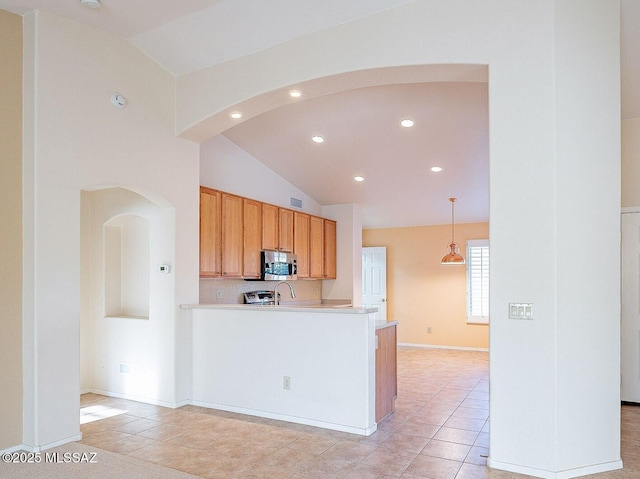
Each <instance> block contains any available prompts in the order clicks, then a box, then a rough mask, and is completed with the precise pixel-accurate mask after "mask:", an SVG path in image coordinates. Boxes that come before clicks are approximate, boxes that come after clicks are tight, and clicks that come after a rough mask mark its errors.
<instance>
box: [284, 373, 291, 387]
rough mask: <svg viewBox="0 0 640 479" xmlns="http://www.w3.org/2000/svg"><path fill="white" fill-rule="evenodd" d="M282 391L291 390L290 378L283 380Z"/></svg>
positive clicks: (285, 377) (286, 377)
mask: <svg viewBox="0 0 640 479" xmlns="http://www.w3.org/2000/svg"><path fill="white" fill-rule="evenodd" d="M282 389H291V378H290V377H289V376H284V377H283V378H282Z"/></svg>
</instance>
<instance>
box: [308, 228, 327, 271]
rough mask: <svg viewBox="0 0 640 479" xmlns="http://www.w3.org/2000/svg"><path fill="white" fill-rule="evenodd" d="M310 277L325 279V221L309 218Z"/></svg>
mask: <svg viewBox="0 0 640 479" xmlns="http://www.w3.org/2000/svg"><path fill="white" fill-rule="evenodd" d="M309 277H310V278H316V279H322V278H324V220H323V219H322V218H318V217H317V216H311V217H310V218H309Z"/></svg>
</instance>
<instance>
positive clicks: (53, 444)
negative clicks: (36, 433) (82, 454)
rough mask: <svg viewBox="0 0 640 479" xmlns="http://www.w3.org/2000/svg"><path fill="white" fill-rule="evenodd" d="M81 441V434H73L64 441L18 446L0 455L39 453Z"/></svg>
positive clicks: (5, 450)
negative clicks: (18, 452) (21, 452)
mask: <svg viewBox="0 0 640 479" xmlns="http://www.w3.org/2000/svg"><path fill="white" fill-rule="evenodd" d="M81 440H82V433H81V432H79V433H78V434H74V435H73V436H69V437H65V438H64V439H59V440H57V441H53V442H49V443H47V444H41V445H39V446H37V445H27V444H20V445H19V446H13V447H10V448H9V449H4V450H2V451H0V454H8V453H12V452H17V451H26V452H41V451H46V450H47V449H51V448H54V447H58V446H64V445H65V444H69V443H70V442H78V441H81Z"/></svg>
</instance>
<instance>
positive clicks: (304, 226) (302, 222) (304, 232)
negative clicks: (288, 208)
mask: <svg viewBox="0 0 640 479" xmlns="http://www.w3.org/2000/svg"><path fill="white" fill-rule="evenodd" d="M293 252H294V253H295V254H296V255H297V256H298V278H308V277H309V215H308V214H306V213H299V212H297V211H294V212H293Z"/></svg>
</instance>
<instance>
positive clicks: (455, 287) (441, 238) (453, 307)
mask: <svg viewBox="0 0 640 479" xmlns="http://www.w3.org/2000/svg"><path fill="white" fill-rule="evenodd" d="M488 237H489V224H488V223H470V224H459V225H456V228H455V239H456V243H458V245H459V247H460V252H461V253H462V254H463V256H465V255H466V251H465V249H466V241H467V240H468V239H487V238H488ZM450 239H451V226H450V225H438V226H414V227H409V228H384V229H370V230H364V231H363V232H362V245H363V246H386V247H387V301H388V304H387V319H388V320H390V321H396V320H397V321H399V322H400V324H399V326H398V342H399V343H409V344H419V345H432V346H439V347H446V346H449V347H454V348H479V349H487V348H488V347H489V327H488V326H486V325H477V324H467V318H466V284H467V283H466V268H465V267H464V266H442V265H441V264H440V259H441V258H442V256H444V254H445V253H446V252H447V244H448V243H449V241H450ZM428 328H431V331H432V332H431V333H428Z"/></svg>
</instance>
